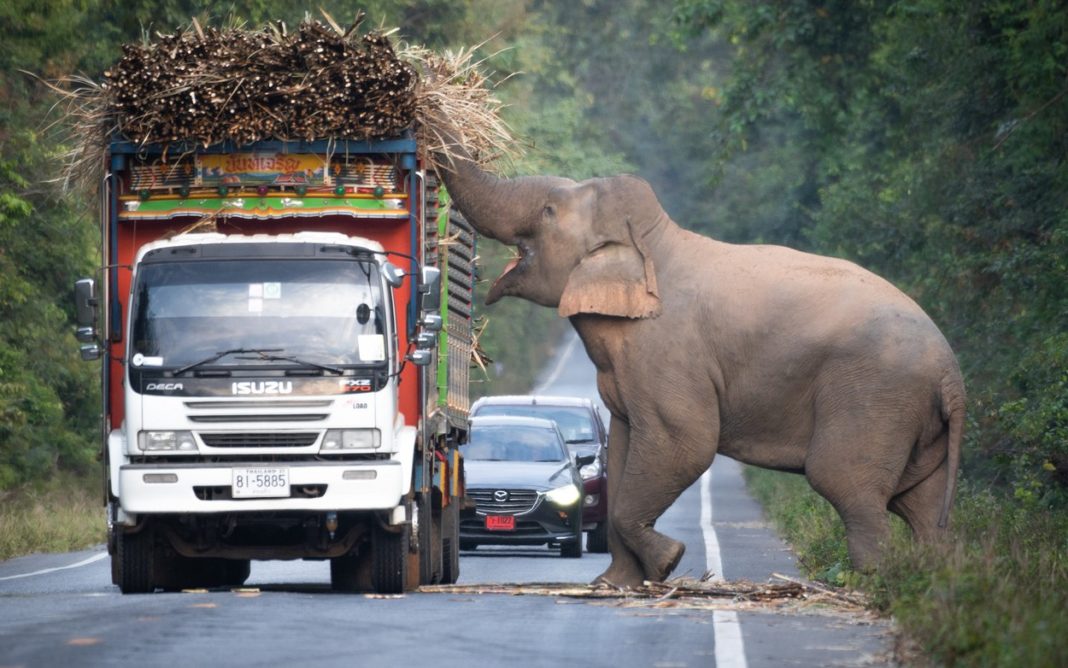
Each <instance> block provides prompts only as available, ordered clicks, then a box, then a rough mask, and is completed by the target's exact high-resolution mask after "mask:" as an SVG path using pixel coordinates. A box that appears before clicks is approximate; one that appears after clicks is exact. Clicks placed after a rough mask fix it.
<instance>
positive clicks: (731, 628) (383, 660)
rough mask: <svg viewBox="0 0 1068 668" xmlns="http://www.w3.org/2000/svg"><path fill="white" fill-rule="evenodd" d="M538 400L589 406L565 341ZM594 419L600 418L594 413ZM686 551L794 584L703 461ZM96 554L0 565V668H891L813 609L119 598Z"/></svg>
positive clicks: (271, 591)
mask: <svg viewBox="0 0 1068 668" xmlns="http://www.w3.org/2000/svg"><path fill="white" fill-rule="evenodd" d="M536 390H537V391H539V392H542V393H552V394H577V395H584V396H593V397H595V396H596V388H595V386H594V372H593V367H592V365H591V364H590V362H589V360H588V359H587V358H586V356H585V353H584V352H583V349H582V346H581V344H578V343H577V339H575V338H574V337H568V338H567V339H565V340H564V341H563V342H562V343H561V345H560V346H559V351H558V355H557V357H556V359H554V360H552V361H551V362H550V364H549V365H548V367H547V369H546V372H545V375H544V376H543V378H542V379H541V382H540V383H539V386H538V387H537V388H536ZM605 415H606V416H607V414H605ZM657 528H658V529H660V530H661V531H663V532H665V533H667V534H668V535H671V536H673V537H676V538H678V539H680V540H682V541H684V542H685V543H686V545H687V551H686V555H685V556H684V557H683V560H682V562H681V564H680V565H679V568H678V570H677V571H676V573H675V574H676V575H683V574H688V575H691V576H695V577H698V576H701V575H702V574H704V573H706V572H708V571H712V572H713V573H715V574H717V576H721V577H724V578H726V579H727V580H737V579H747V580H751V581H755V582H765V581H767V580H769V579H770V578H771V577H772V574H773V573H779V574H784V575H787V576H791V577H798V573H797V569H796V567H795V565H794V559H793V557H792V556H791V554H790V552H789V550H788V549H787V548H786V546H785V545H784V544H783V543H782V542H781V541H779V539H778V538H777V537H776V536H775V534H774V532H773V531H772V530H771V529H770V528H769V527H768V526H767V524H766V523H765V521H764V519H763V517H762V514H761V510H760V507H759V505H758V504H757V503H756V502H754V501H753V500H752V498H751V497H750V496H749V495H748V494H747V492H746V491H745V486H744V484H743V482H742V478H741V467H740V466H739V465H738V464H737V463H735V462H733V461H731V460H729V459H726V458H722V457H721V458H717V460H716V462H715V464H714V465H713V467H712V469H711V471H710V473H708V474H706V475H705V477H703V478H702V479H701V480H700V481H698V482H697V483H695V484H694V486H693V487H692V488H690V489H689V490H688V491H687V492H686V493H685V494H683V495H682V497H681V498H680V499H679V500H678V502H676V503H675V505H674V506H672V508H670V509H669V510H668V512H667V513H665V515H664V516H663V517H662V518H661V520H660V521H659V522H658V523H657ZM108 563H109V562H108V559H107V554H106V552H105V551H104V549H103V546H101V547H98V548H96V549H93V550H87V551H84V552H76V553H70V554H52V555H34V556H29V557H23V558H19V559H13V560H10V561H7V562H0V668H7V667H13V666H26V667H31V666H33V667H36V666H70V667H73V666H108V665H116V666H193V665H196V666H204V665H220V666H341V665H344V666H388V667H392V666H406V667H416V666H428V667H429V666H433V667H434V668H447V667H452V666H457V667H459V666H478V667H479V668H489V667H492V666H512V667H516V668H522V667H526V666H546V667H553V668H555V667H557V666H561V665H570V666H584V667H586V666H589V667H594V666H612V667H614V668H624V667H626V668H629V667H631V666H649V667H656V668H676V667H678V668H681V667H690V666H693V667H698V666H718V667H719V668H728V667H730V668H745V667H746V666H751V667H754V668H755V667H764V666H873V665H879V666H881V665H890V662H891V656H892V645H893V639H892V636H891V634H890V629H889V626H888V625H887V624H886V623H885V622H881V621H874V620H872V619H870V618H869V617H867V616H865V615H861V614H856V613H848V612H843V611H841V610H838V609H835V608H833V607H832V608H828V607H818V606H789V607H788V608H786V609H779V610H774V609H772V608H770V607H769V608H761V607H759V606H757V607H753V606H752V605H751V604H746V605H740V604H738V603H736V602H731V601H727V600H724V601H722V605H718V606H717V607H718V608H719V609H691V608H685V607H660V606H655V605H654V604H653V602H650V603H649V605H642V606H639V607H623V606H621V605H619V604H618V603H605V602H600V603H594V602H586V601H579V600H575V599H565V598H559V597H552V596H510V595H502V594H466V593H465V594H457V593H448V594H440V593H434V594H431V593H414V594H407V595H405V596H403V597H396V598H382V597H373V596H365V595H361V594H349V595H345V594H334V593H332V592H330V590H329V581H330V575H329V568H328V566H327V564H326V563H324V562H254V564H253V567H252V575H251V577H250V578H249V581H248V584H247V586H246V589H245V590H242V591H238V592H231V591H211V592H206V593H174V594H165V593H157V594H146V595H128V596H123V595H121V594H120V593H119V592H118V589H117V588H115V587H113V586H112V585H111V583H110V577H109V570H108V568H109V567H108ZM607 564H608V556H607V555H601V554H589V553H586V554H584V555H583V557H582V558H581V559H562V558H560V557H559V556H558V552H556V551H550V550H549V549H548V548H524V549H509V548H504V547H480V548H479V549H478V550H475V551H471V552H464V553H463V554H462V556H461V561H460V569H461V577H460V583H461V584H479V583H524V582H531V583H533V582H574V583H585V582H589V581H590V580H592V579H593V578H594V577H595V576H596V575H598V574H599V573H600V572H601V571H602V570H604V568H605V567H606V566H607Z"/></svg>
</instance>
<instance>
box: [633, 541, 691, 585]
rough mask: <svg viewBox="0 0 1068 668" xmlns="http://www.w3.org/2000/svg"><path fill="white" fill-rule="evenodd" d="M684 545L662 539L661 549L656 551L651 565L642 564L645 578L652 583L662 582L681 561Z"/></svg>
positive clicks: (684, 549)
mask: <svg viewBox="0 0 1068 668" xmlns="http://www.w3.org/2000/svg"><path fill="white" fill-rule="evenodd" d="M685 553H686V545H684V544H683V543H680V542H679V541H677V540H674V539H672V538H667V537H666V536H665V537H664V542H663V543H662V547H661V549H659V550H657V552H656V557H655V558H654V559H653V561H652V563H648V564H643V566H644V567H645V577H646V579H648V580H650V581H652V582H663V581H664V580H667V577H668V576H669V575H671V572H672V571H674V570H675V568H676V567H677V566H678V565H679V562H680V561H682V555H683V554H685Z"/></svg>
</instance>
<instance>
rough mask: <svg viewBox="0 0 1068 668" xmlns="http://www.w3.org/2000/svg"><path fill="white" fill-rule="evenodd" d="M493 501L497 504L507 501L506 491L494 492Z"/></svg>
mask: <svg viewBox="0 0 1068 668" xmlns="http://www.w3.org/2000/svg"><path fill="white" fill-rule="evenodd" d="M493 500H494V501H496V502H497V503H504V502H505V501H507V500H508V492H507V490H503V489H498V490H497V491H496V492H494V493H493Z"/></svg>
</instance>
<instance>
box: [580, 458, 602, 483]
mask: <svg viewBox="0 0 1068 668" xmlns="http://www.w3.org/2000/svg"><path fill="white" fill-rule="evenodd" d="M579 475H580V476H582V479H583V480H590V479H591V478H596V477H598V476H599V475H601V462H600V461H599V460H597V459H595V460H593V462H591V463H589V464H586V465H585V466H583V467H582V468H580V469H579Z"/></svg>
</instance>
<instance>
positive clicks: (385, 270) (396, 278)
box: [382, 262, 404, 288]
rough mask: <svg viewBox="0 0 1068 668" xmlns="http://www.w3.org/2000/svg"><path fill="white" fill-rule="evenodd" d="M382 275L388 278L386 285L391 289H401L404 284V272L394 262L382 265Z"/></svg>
mask: <svg viewBox="0 0 1068 668" xmlns="http://www.w3.org/2000/svg"><path fill="white" fill-rule="evenodd" d="M382 275H383V276H385V277H386V283H389V287H391V288H399V287H400V286H401V283H403V282H404V272H403V271H402V270H400V269H399V268H398V267H397V265H395V264H393V263H392V262H383V263H382Z"/></svg>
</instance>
